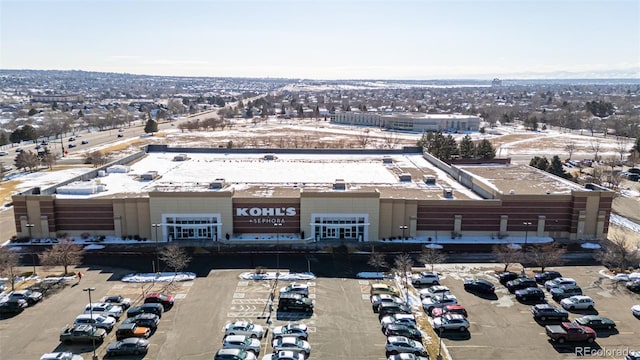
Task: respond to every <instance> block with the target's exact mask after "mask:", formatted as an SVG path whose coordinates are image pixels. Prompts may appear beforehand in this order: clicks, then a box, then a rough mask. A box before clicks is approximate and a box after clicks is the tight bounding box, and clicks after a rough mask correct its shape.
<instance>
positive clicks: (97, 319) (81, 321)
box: [73, 314, 116, 331]
mask: <svg viewBox="0 0 640 360" xmlns="http://www.w3.org/2000/svg"><path fill="white" fill-rule="evenodd" d="M87 324H89V325H95V326H96V327H98V328H101V329H105V330H107V331H111V329H113V327H114V325H115V324H116V319H115V318H114V317H112V316H104V315H101V314H93V315H91V314H81V315H78V316H77V317H76V320H75V321H74V322H73V325H76V326H77V325H87Z"/></svg>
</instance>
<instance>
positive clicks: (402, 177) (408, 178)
mask: <svg viewBox="0 0 640 360" xmlns="http://www.w3.org/2000/svg"><path fill="white" fill-rule="evenodd" d="M398 178H399V179H400V181H403V182H407V181H408V182H410V181H411V174H409V173H402V174H400V175H398Z"/></svg>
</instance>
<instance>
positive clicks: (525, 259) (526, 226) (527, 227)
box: [522, 221, 531, 273]
mask: <svg viewBox="0 0 640 360" xmlns="http://www.w3.org/2000/svg"><path fill="white" fill-rule="evenodd" d="M522 225H524V248H523V249H522V253H523V255H524V256H523V259H522V262H523V263H524V262H525V261H527V236H528V235H529V225H531V221H524V222H523V223H522ZM522 272H523V273H524V265H522Z"/></svg>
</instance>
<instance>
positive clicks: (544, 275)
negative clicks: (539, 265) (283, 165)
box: [533, 271, 562, 284]
mask: <svg viewBox="0 0 640 360" xmlns="http://www.w3.org/2000/svg"><path fill="white" fill-rule="evenodd" d="M561 276H562V274H560V273H559V272H557V271H545V272H541V273H537V274H535V275H534V276H533V278H534V279H536V282H537V283H538V284H544V283H545V282H547V281H549V280H553V279H555V278H559V277H561Z"/></svg>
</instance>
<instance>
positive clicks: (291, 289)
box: [280, 283, 309, 296]
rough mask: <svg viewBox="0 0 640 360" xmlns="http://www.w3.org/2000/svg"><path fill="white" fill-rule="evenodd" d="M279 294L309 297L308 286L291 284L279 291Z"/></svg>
mask: <svg viewBox="0 0 640 360" xmlns="http://www.w3.org/2000/svg"><path fill="white" fill-rule="evenodd" d="M280 293H281V294H283V293H294V294H300V295H304V296H309V285H307V284H299V283H292V284H289V285H287V286H285V287H283V288H281V289H280Z"/></svg>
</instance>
